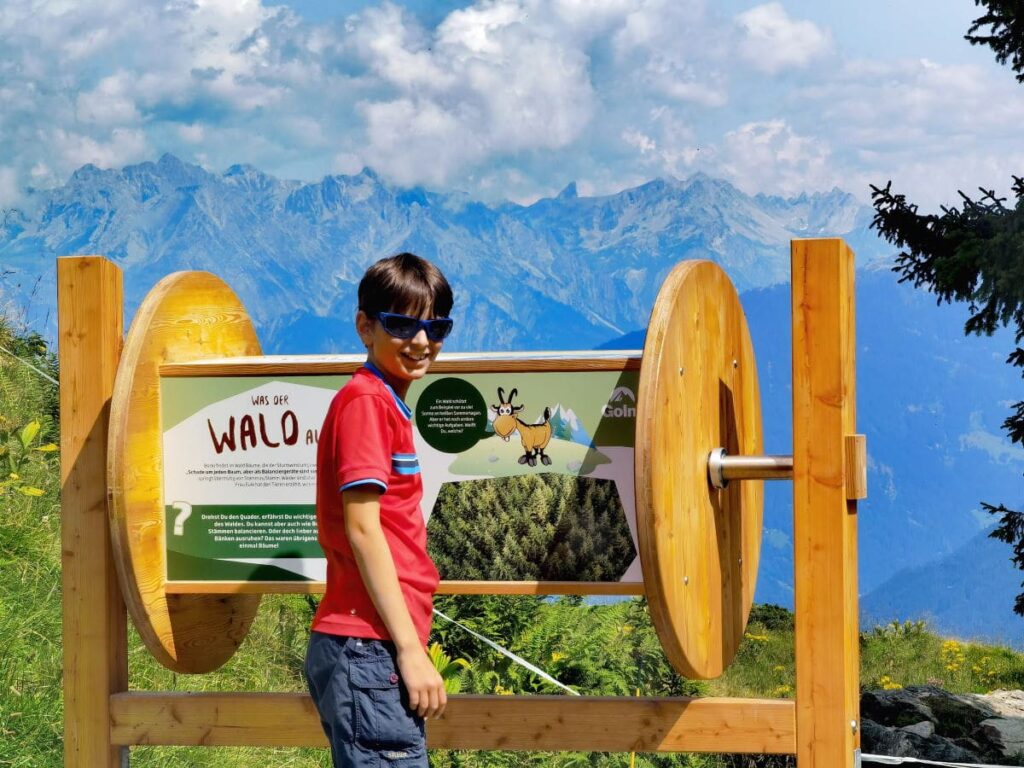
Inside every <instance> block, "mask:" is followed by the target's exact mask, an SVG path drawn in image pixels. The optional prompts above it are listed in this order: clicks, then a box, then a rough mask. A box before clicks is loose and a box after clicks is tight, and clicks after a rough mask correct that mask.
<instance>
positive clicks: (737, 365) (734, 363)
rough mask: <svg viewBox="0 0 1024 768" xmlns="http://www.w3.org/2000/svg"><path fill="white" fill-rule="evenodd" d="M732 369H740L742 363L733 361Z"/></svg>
mask: <svg viewBox="0 0 1024 768" xmlns="http://www.w3.org/2000/svg"><path fill="white" fill-rule="evenodd" d="M732 367H733V368H739V367H740V361H739V360H733V361H732Z"/></svg>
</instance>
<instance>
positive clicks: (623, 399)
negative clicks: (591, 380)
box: [601, 387, 636, 419]
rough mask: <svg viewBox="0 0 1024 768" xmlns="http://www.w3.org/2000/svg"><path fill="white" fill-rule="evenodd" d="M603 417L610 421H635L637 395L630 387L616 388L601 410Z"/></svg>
mask: <svg viewBox="0 0 1024 768" xmlns="http://www.w3.org/2000/svg"><path fill="white" fill-rule="evenodd" d="M601 415H602V416H604V417H605V418H610V419H635V418H636V395H635V394H633V390H632V389H630V388H629V387H616V388H615V391H613V392H612V396H611V397H609V398H608V403H607V404H606V405H605V406H604V407H602V408H601Z"/></svg>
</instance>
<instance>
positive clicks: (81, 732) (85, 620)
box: [57, 256, 128, 768]
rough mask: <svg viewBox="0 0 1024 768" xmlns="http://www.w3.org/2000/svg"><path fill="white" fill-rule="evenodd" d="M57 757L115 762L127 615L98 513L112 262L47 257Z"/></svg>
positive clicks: (119, 310) (116, 343) (120, 750)
mask: <svg viewBox="0 0 1024 768" xmlns="http://www.w3.org/2000/svg"><path fill="white" fill-rule="evenodd" d="M57 308H58V314H57V324H58V329H57V333H58V351H59V357H60V415H61V418H60V424H61V430H60V434H61V514H62V520H61V549H62V554H61V570H62V583H63V603H64V629H63V635H64V765H65V766H67V768H102V767H103V766H107V767H108V768H115V767H118V766H121V765H122V760H123V755H125V754H126V752H127V749H126V748H125V747H121V746H117V745H115V744H113V743H112V741H111V729H110V724H111V711H110V709H111V707H110V702H111V699H110V697H111V695H112V694H114V693H120V692H122V691H126V690H127V689H128V641H127V617H126V612H125V608H124V602H123V600H122V599H121V590H120V587H119V586H118V581H117V572H116V570H115V565H114V559H113V555H112V547H111V541H110V527H109V523H108V517H107V428H108V424H109V415H110V396H111V393H112V392H113V389H114V375H115V374H116V372H117V363H118V359H119V357H120V355H121V345H122V337H123V328H124V315H123V301H122V281H121V270H120V269H119V268H118V267H117V266H116V265H115V264H114V263H113V262H110V261H108V260H107V259H104V258H102V257H99V256H81V257H73V258H62V259H58V261H57Z"/></svg>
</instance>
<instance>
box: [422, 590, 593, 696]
mask: <svg viewBox="0 0 1024 768" xmlns="http://www.w3.org/2000/svg"><path fill="white" fill-rule="evenodd" d="M434 613H436V614H437V615H438V616H440V617H441V618H442V619H444V620H445V621H450V622H451V623H452V624H454V625H455V626H456V627H458V628H459V629H463V630H465V631H466V632H469V634H471V635H472V636H473V637H475V638H477V639H478V640H480V641H482V642H484V643H487V645H489V646H490V647H491V648H493V649H494V650H496V651H497V652H498V653H500V654H502V655H503V656H507V657H508V658H510V659H512V661H514V662H515V663H516V664H518V665H519V666H521V667H525V668H526V669H528V670H530V671H531V672H533V674H535V675H538V676H540V677H542V678H544V679H545V680H547V681H548V682H549V683H551V684H552V685H557V686H558V687H559V688H561V689H562V690H563V691H568V692H569V693H571V694H572V695H573V696H579V694H578V693H577V692H576V691H574V690H573V689H572V688H570V687H569V686H567V685H565V684H564V683H560V682H558V681H557V680H555V678H553V677H552V676H551V675H549V674H548V673H547V672H545V671H544V670H543V669H540V668H539V667H535V666H534V665H533V664H531V663H530V662H528V661H527V660H526V659H524V658H522V657H520V656H516V655H515V654H514V653H512V651H510V650H509V649H508V648H502V647H501V646H500V645H498V644H497V643H496V642H494V641H493V640H490V639H488V638H486V637H484V636H483V635H481V634H480V633H479V632H474V631H473V630H472V629H470V628H469V627H467V626H466V625H465V624H460V623H459V622H457V621H456V620H455V619H452V618H450V617H448V616H445V615H444V614H443V613H441V612H440V611H439V610H437V608H435V609H434Z"/></svg>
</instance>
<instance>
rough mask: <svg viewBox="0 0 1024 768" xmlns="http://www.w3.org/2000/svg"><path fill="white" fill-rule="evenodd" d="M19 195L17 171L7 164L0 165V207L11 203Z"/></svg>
mask: <svg viewBox="0 0 1024 768" xmlns="http://www.w3.org/2000/svg"><path fill="white" fill-rule="evenodd" d="M19 197H20V191H19V188H18V173H17V171H15V170H14V169H13V168H11V167H9V166H6V165H0V209H2V208H6V207H7V206H10V205H13V204H14V203H16V202H17V201H18V198H19Z"/></svg>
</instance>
